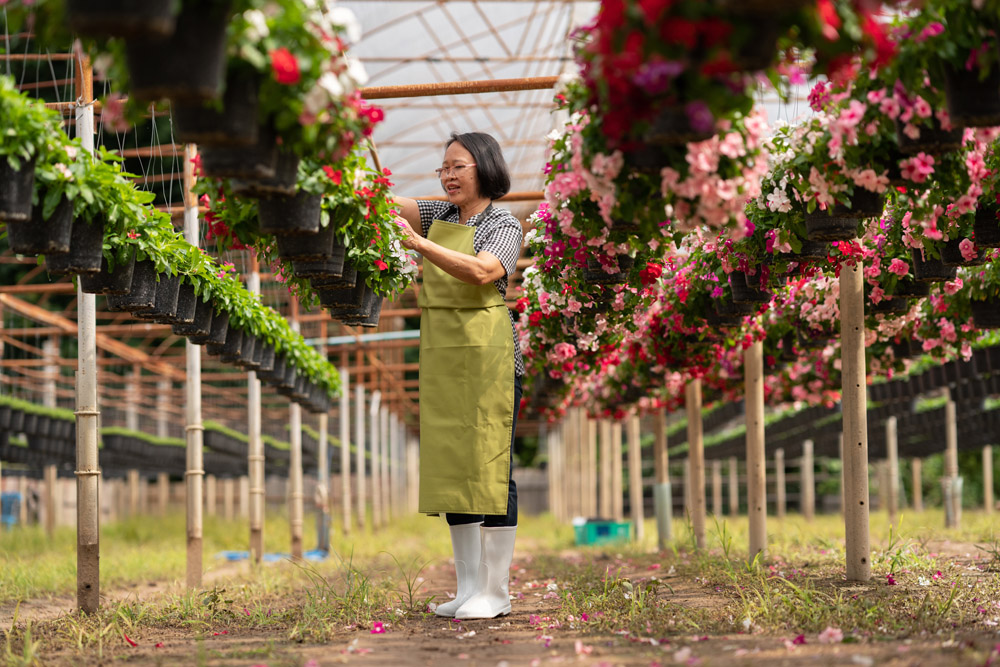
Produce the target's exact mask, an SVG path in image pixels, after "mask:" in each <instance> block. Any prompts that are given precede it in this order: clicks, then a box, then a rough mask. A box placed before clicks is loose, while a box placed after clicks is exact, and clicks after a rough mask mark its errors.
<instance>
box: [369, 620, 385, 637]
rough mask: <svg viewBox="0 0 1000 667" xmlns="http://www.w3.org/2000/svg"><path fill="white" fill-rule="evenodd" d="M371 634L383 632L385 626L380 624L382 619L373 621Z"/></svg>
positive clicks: (382, 633) (381, 633)
mask: <svg viewBox="0 0 1000 667" xmlns="http://www.w3.org/2000/svg"><path fill="white" fill-rule="evenodd" d="M371 634H373V635H384V634H385V626H384V625H383V624H382V621H375V622H374V623H372V630H371Z"/></svg>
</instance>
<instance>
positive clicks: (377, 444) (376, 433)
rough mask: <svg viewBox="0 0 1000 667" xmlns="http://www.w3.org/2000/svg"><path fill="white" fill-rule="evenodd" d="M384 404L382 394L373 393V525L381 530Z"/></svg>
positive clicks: (370, 409) (370, 411)
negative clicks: (381, 420)
mask: <svg viewBox="0 0 1000 667" xmlns="http://www.w3.org/2000/svg"><path fill="white" fill-rule="evenodd" d="M381 404H382V392H381V391H379V390H378V389H376V390H375V391H373V392H372V402H371V406H370V407H369V410H368V419H369V423H370V424H371V427H370V428H369V430H368V433H369V435H370V438H371V450H370V451H371V467H372V478H371V482H372V525H373V526H374V527H375V528H381V527H382V524H383V520H382V430H381V424H380V423H379V418H378V411H379V408H380V406H381Z"/></svg>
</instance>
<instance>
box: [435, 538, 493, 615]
mask: <svg viewBox="0 0 1000 667" xmlns="http://www.w3.org/2000/svg"><path fill="white" fill-rule="evenodd" d="M482 525H483V524H482V522H479V523H463V524H461V525H459V526H448V528H449V529H450V530H451V549H452V551H454V552H455V576H456V578H457V579H458V589H457V590H456V591H455V599H454V600H452V601H450V602H445V603H444V604H439V605H438V606H437V609H435V610H434V613H435V614H437V615H438V616H447V617H448V618H451V617H452V616H454V615H455V612H456V611H458V608H459V607H461V606H462V605H463V604H465V602H466V600H468V599H469V598H471V597H472V596H473V595H475V594H476V590H477V589H476V583H477V582H478V580H479V559H480V557H481V552H482V545H483V538H482V534H481V530H482Z"/></svg>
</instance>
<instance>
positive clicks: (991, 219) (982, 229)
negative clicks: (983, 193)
mask: <svg viewBox="0 0 1000 667" xmlns="http://www.w3.org/2000/svg"><path fill="white" fill-rule="evenodd" d="M998 214H1000V206H997V205H996V204H991V203H984V202H980V203H979V208H977V209H976V221H975V223H974V224H973V227H972V236H973V238H974V239H975V241H976V245H978V246H980V247H982V248H1000V221H998Z"/></svg>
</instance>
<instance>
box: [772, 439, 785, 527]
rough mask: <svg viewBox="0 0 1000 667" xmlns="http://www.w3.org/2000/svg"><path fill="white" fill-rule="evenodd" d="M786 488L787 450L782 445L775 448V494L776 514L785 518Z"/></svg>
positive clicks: (780, 517)
mask: <svg viewBox="0 0 1000 667" xmlns="http://www.w3.org/2000/svg"><path fill="white" fill-rule="evenodd" d="M786 491H787V489H786V488H785V450H784V449H782V448H781V447H779V448H777V449H776V450H774V494H775V506H776V507H775V516H777V517H778V518H779V519H784V518H785V509H786Z"/></svg>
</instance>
